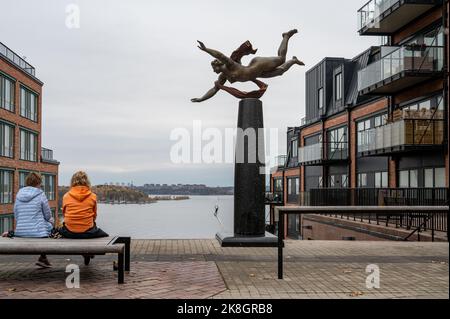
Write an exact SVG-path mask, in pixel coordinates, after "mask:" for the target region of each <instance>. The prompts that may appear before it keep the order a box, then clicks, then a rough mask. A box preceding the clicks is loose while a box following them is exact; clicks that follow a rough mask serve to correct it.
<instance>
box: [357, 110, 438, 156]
mask: <svg viewBox="0 0 450 319" xmlns="http://www.w3.org/2000/svg"><path fill="white" fill-rule="evenodd" d="M444 127H445V125H444V120H443V119H436V118H433V119H417V118H404V119H401V120H399V121H396V122H393V123H391V124H387V125H384V126H380V127H377V128H374V129H371V130H367V131H364V132H359V135H358V143H359V145H358V154H359V155H360V156H381V155H391V154H395V153H402V152H410V151H426V150H432V149H439V148H441V147H442V146H443V145H444Z"/></svg>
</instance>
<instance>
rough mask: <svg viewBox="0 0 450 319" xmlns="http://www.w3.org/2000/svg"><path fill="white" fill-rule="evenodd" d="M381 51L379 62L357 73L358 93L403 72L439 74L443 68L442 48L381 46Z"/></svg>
mask: <svg viewBox="0 0 450 319" xmlns="http://www.w3.org/2000/svg"><path fill="white" fill-rule="evenodd" d="M381 50H382V51H381V52H382V53H381V55H382V58H381V59H380V60H378V61H376V62H374V63H372V64H370V65H368V66H367V67H366V68H365V69H362V70H360V71H359V72H358V90H359V91H362V90H364V89H367V88H369V87H371V86H372V85H375V84H377V83H380V82H382V81H384V80H386V79H388V78H390V77H392V76H395V75H397V74H399V73H401V72H404V71H415V72H439V71H442V70H443V67H444V47H442V46H421V45H419V46H418V45H408V46H401V47H397V46H395V47H389V46H382V47H381Z"/></svg>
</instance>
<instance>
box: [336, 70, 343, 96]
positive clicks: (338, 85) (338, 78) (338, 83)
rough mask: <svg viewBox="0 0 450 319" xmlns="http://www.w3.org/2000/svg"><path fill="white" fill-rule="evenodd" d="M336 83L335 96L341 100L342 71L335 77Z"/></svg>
mask: <svg viewBox="0 0 450 319" xmlns="http://www.w3.org/2000/svg"><path fill="white" fill-rule="evenodd" d="M334 83H335V97H336V101H339V100H341V99H342V73H338V74H336V77H335V79H334Z"/></svg>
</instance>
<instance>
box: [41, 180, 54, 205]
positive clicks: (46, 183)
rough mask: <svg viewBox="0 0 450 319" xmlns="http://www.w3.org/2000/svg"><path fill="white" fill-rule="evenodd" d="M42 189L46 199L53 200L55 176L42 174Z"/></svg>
mask: <svg viewBox="0 0 450 319" xmlns="http://www.w3.org/2000/svg"><path fill="white" fill-rule="evenodd" d="M42 189H43V191H44V193H45V196H47V199H48V200H55V198H56V196H55V176H54V175H48V174H42Z"/></svg>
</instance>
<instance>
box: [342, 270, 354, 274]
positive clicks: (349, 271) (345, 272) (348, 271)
mask: <svg viewBox="0 0 450 319" xmlns="http://www.w3.org/2000/svg"><path fill="white" fill-rule="evenodd" d="M343 273H344V274H350V273H352V271H351V270H344V271H343Z"/></svg>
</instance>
